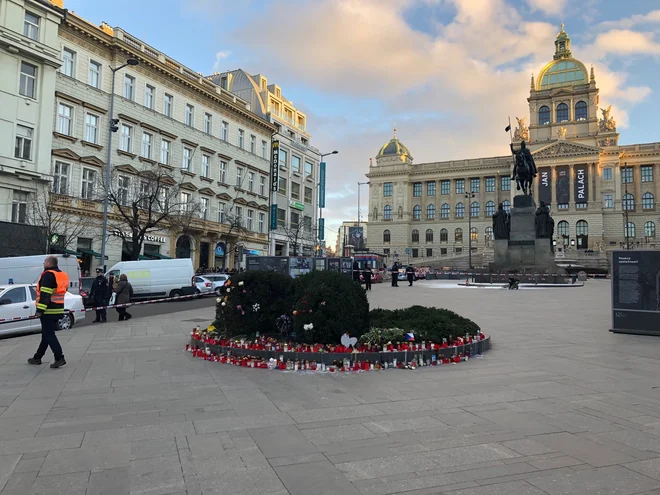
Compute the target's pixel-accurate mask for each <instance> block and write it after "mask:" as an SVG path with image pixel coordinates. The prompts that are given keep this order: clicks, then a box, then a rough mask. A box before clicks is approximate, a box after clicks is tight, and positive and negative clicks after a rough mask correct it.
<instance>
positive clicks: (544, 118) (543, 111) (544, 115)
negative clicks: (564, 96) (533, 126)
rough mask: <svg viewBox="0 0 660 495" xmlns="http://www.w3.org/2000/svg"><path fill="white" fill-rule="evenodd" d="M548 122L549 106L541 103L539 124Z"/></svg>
mask: <svg viewBox="0 0 660 495" xmlns="http://www.w3.org/2000/svg"><path fill="white" fill-rule="evenodd" d="M549 123H550V108H549V107H547V106H545V105H543V106H542V107H541V108H539V125H547V124H549Z"/></svg>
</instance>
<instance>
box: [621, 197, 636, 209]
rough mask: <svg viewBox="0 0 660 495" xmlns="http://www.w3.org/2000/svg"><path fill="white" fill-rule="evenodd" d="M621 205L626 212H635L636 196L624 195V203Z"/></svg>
mask: <svg viewBox="0 0 660 495" xmlns="http://www.w3.org/2000/svg"><path fill="white" fill-rule="evenodd" d="M621 205H622V207H623V209H624V210H634V209H635V196H633V195H632V194H630V193H628V194H624V195H623V201H622V202H621Z"/></svg>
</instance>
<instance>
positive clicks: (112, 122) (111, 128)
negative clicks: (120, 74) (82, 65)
mask: <svg viewBox="0 0 660 495" xmlns="http://www.w3.org/2000/svg"><path fill="white" fill-rule="evenodd" d="M139 63H140V61H139V60H138V59H136V58H129V59H128V60H126V63H125V64H123V65H120V66H119V67H116V68H112V67H110V70H111V71H112V91H111V92H110V113H109V116H108V145H107V147H108V153H107V160H106V162H105V197H104V198H103V234H102V236H101V266H103V271H105V250H106V244H107V238H108V201H109V199H110V167H111V165H110V161H111V160H112V134H113V133H114V132H117V130H118V129H119V128H118V127H117V124H118V123H119V120H118V119H114V118H113V111H114V108H115V76H116V73H117V71H118V70H121V69H123V68H124V67H127V66H129V65H138V64H139Z"/></svg>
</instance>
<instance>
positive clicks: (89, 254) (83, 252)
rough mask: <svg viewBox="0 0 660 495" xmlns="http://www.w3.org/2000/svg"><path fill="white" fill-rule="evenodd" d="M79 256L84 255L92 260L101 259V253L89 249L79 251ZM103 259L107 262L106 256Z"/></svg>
mask: <svg viewBox="0 0 660 495" xmlns="http://www.w3.org/2000/svg"><path fill="white" fill-rule="evenodd" d="M80 254H86V255H88V256H94V258H99V259H100V258H101V253H97V252H96V251H92V250H91V249H83V250H82V251H80ZM105 259H106V260H107V259H108V257H107V256H106V257H105Z"/></svg>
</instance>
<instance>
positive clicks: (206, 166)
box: [202, 155, 211, 177]
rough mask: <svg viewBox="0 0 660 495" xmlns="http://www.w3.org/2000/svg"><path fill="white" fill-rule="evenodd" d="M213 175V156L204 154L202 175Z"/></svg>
mask: <svg viewBox="0 0 660 495" xmlns="http://www.w3.org/2000/svg"><path fill="white" fill-rule="evenodd" d="M210 175H211V157H210V156H209V155H202V177H209V176H210Z"/></svg>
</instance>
